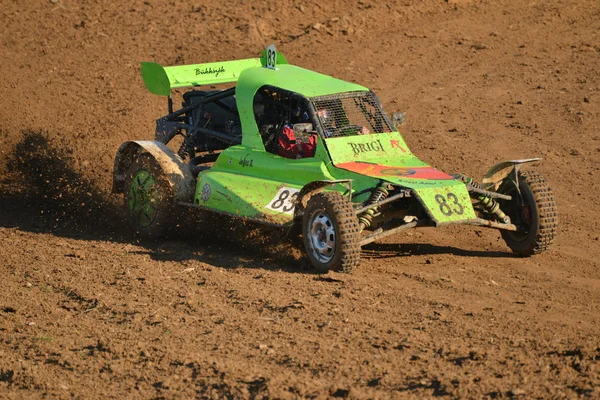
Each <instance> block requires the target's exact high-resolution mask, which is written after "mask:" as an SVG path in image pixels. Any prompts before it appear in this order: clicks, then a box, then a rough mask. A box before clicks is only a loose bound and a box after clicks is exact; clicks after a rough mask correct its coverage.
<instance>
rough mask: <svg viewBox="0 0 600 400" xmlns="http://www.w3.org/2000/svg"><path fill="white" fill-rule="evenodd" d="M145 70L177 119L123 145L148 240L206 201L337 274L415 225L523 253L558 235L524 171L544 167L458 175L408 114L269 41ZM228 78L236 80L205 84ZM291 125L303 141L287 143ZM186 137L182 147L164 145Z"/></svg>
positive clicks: (134, 216) (138, 224)
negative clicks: (240, 52) (431, 157)
mask: <svg viewBox="0 0 600 400" xmlns="http://www.w3.org/2000/svg"><path fill="white" fill-rule="evenodd" d="M141 72H142V77H143V79H144V82H145V84H146V86H147V88H148V89H149V90H150V92H152V93H154V94H157V95H163V96H168V107H169V113H168V114H167V115H166V116H164V117H162V118H159V119H158V120H157V122H156V134H155V140H154V141H129V142H125V143H123V144H122V145H121V147H120V148H119V150H118V152H117V155H116V160H115V168H114V182H113V191H114V192H116V193H123V194H124V197H125V208H126V210H127V215H128V218H129V223H130V225H131V226H132V227H133V228H134V229H135V230H136V231H137V232H139V233H140V234H142V235H145V236H158V235H160V234H161V233H163V232H164V230H165V229H166V228H167V227H169V225H170V223H171V222H172V221H171V217H172V212H173V211H174V209H175V207H176V206H187V207H197V208H200V209H203V210H207V211H212V212H216V213H222V214H226V215H230V216H234V217H239V218H244V219H248V220H252V221H256V222H260V223H263V224H267V225H273V226H276V227H281V228H289V229H290V231H291V230H293V229H297V230H299V231H301V234H302V236H303V241H304V246H305V248H306V254H307V257H308V259H309V260H310V262H311V264H312V265H313V266H314V267H316V268H317V269H319V270H322V271H327V270H330V269H331V270H337V271H341V272H351V271H353V270H354V269H355V268H356V267H357V266H358V265H359V260H360V255H361V247H362V246H364V245H366V244H368V243H371V242H373V241H375V240H378V239H381V238H383V237H385V236H388V235H392V234H395V233H398V232H400V231H403V230H406V229H410V228H415V227H422V226H443V225H449V224H469V225H476V226H483V227H490V228H495V229H499V230H500V231H501V234H502V237H503V238H504V240H505V241H506V244H507V245H508V247H510V248H511V249H512V250H513V251H514V252H515V253H517V254H519V255H522V256H529V255H532V254H535V253H540V252H542V251H544V250H546V249H547V248H548V247H549V246H550V245H551V243H552V242H553V240H554V238H555V236H556V232H557V227H558V216H557V211H556V203H555V200H554V195H553V193H552V190H551V189H550V187H549V186H548V184H547V183H546V180H545V179H544V178H543V177H542V176H541V175H540V174H539V173H536V172H533V171H524V170H521V166H522V165H523V164H524V163H530V162H534V161H538V160H539V159H537V158H534V159H526V160H512V161H505V162H501V163H498V164H496V165H494V166H493V167H492V168H491V169H490V170H489V172H488V173H487V174H486V175H485V176H484V177H483V179H482V181H481V182H480V183H477V182H476V181H475V180H473V179H471V178H469V177H467V176H464V175H460V174H455V175H448V174H446V173H444V172H442V171H439V170H437V169H435V168H433V167H431V166H429V165H428V164H426V163H425V162H423V161H421V160H419V159H418V158H417V157H415V156H414V155H413V154H412V153H411V151H410V150H409V148H408V146H407V145H406V143H405V141H404V139H403V138H402V136H401V134H400V133H399V132H398V130H397V128H396V126H398V125H399V122H400V120H401V118H400V117H399V115H398V114H394V116H393V117H392V118H390V117H389V116H388V115H386V113H385V112H384V111H383V109H382V107H381V105H380V102H379V100H378V99H377V97H376V96H375V94H374V93H373V92H371V91H370V90H369V89H367V88H365V87H363V86H360V85H357V84H354V83H349V82H344V81H342V80H339V79H335V78H332V77H329V76H326V75H323V74H320V73H317V72H313V71H309V70H306V69H303V68H300V67H298V66H294V65H290V64H288V63H287V61H286V59H285V57H284V56H283V55H282V54H280V53H277V52H276V51H275V48H274V47H273V46H271V47H269V49H267V50H265V51H263V54H262V57H260V58H256V59H245V60H237V61H226V62H215V63H208V64H198V65H186V66H175V67H162V66H160V65H159V64H156V63H142V66H141ZM225 83H230V84H235V86H231V87H230V88H227V89H224V90H197V88H198V87H204V88H207V87H208V88H209V89H210V86H211V85H218V84H225ZM185 87H190V88H194V89H193V90H189V91H187V92H185V93H184V94H183V105H182V108H180V109H178V110H174V109H173V100H172V97H171V94H172V90H173V89H176V88H185ZM213 87H216V86H213ZM179 90H180V89H179ZM286 129H287V131H286V132H288V133H290V132H293V134H294V135H293V136H292V137H290V136H289V135H288V137H287V138H286V141H282V140H281V139H282V132H283V131H284V130H286ZM176 137H179V139H178V140H179V142H180V146H179V149H178V151H177V152H175V151H173V150H171V149H170V148H169V147H167V144H169V142H171V141H172V140H173V139H174V138H176ZM173 142H175V141H173ZM282 142H285V143H286V144H287V150H286V151H287V152H282V150H281V148H280V146H281V145H282ZM290 153H291V156H290ZM282 154H283V155H285V156H282Z"/></svg>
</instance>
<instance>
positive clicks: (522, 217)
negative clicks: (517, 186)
mask: <svg viewBox="0 0 600 400" xmlns="http://www.w3.org/2000/svg"><path fill="white" fill-rule="evenodd" d="M509 195H510V196H511V197H512V198H513V200H511V202H510V204H509V206H508V207H509V209H508V210H506V211H507V212H506V213H507V214H508V216H509V217H510V220H511V222H512V223H513V224H515V225H517V226H518V227H519V228H520V229H519V230H518V231H516V232H511V231H507V234H510V236H512V238H513V239H514V240H518V241H523V240H525V239H527V236H528V235H529V232H530V230H531V218H532V212H533V211H532V210H531V205H530V204H529V202H528V201H527V199H526V198H525V196H522V195H521V194H520V193H519V192H517V191H516V190H515V191H512V192H511V193H510V194H509Z"/></svg>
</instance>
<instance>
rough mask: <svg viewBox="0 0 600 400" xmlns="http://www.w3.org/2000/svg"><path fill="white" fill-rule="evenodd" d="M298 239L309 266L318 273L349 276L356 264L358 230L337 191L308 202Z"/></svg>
mask: <svg viewBox="0 0 600 400" xmlns="http://www.w3.org/2000/svg"><path fill="white" fill-rule="evenodd" d="M302 236H303V239H304V247H305V248H306V254H307V257H308V259H309V260H310V263H311V264H312V265H313V266H314V267H315V268H316V269H317V270H319V271H321V272H327V271H329V270H334V271H339V272H344V273H350V272H352V271H354V270H355V269H356V267H358V264H359V262H360V228H359V226H358V219H357V218H356V215H355V213H354V209H353V208H352V205H351V204H350V202H349V201H348V200H347V199H346V198H345V197H344V196H342V195H341V194H340V193H338V192H325V193H319V194H316V195H314V196H312V197H311V198H310V200H308V204H307V206H306V208H305V209H304V215H303V218H302Z"/></svg>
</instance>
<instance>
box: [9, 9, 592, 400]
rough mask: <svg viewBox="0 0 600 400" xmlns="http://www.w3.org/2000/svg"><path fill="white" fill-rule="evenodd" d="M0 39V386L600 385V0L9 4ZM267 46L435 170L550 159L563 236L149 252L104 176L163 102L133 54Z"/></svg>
mask: <svg viewBox="0 0 600 400" xmlns="http://www.w3.org/2000/svg"><path fill="white" fill-rule="evenodd" d="M0 27H1V28H0V33H1V34H0V57H1V58H0V59H1V60H2V62H1V63H0V90H1V93H2V96H1V98H0V153H1V155H2V161H1V162H0V259H1V260H2V261H1V262H0V274H1V276H2V279H1V282H2V290H1V294H0V398H11V399H12V398H48V397H49V398H119V399H121V398H144V399H146V398H156V399H159V398H169V399H170V398H192V397H198V398H225V397H227V398H304V397H307V398H330V397H339V398H404V397H412V398H423V397H437V396H440V397H452V398H456V397H461V398H510V397H522V398H562V397H568V398H573V397H589V398H598V397H600V339H599V337H600V270H599V266H600V265H599V264H600V261H599V260H600V241H599V233H598V223H599V222H600V217H599V215H600V207H599V206H598V204H599V202H598V193H599V192H600V133H599V132H600V130H599V128H600V69H599V65H600V64H599V63H598V60H599V59H600V4H599V3H598V1H597V0H563V1H557V0H554V1H553V0H549V1H531V2H520V1H509V0H494V1H491V0H481V1H476V0H473V1H469V0H446V1H441V0H424V1H420V2H416V1H415V2H413V1H387V2H384V1H375V0H361V1H358V2H353V1H349V0H333V1H330V2H323V1H312V0H306V1H302V2H298V1H292V0H280V1H264V2H243V1H239V0H232V1H229V2H223V3H221V4H220V5H219V4H218V3H215V2H212V3H209V2H185V1H165V0H150V1H142V0H133V1H129V2H117V1H103V2H97V1H90V0H79V1H75V0H49V1H48V0H46V1H33V0H24V1H15V0H5V1H3V2H2V3H1V7H0ZM270 43H275V44H276V46H277V47H278V49H279V50H280V51H281V52H283V53H285V55H286V56H287V58H288V60H290V62H292V63H294V64H297V65H300V66H303V67H307V68H310V69H314V70H317V71H320V72H323V73H326V74H330V75H333V76H336V77H339V78H342V79H345V80H349V81H353V82H358V83H361V84H364V85H366V86H369V87H370V88H372V89H373V90H375V91H376V92H377V93H378V95H379V97H380V99H381V100H382V103H383V104H384V107H385V108H386V109H387V110H388V112H393V111H397V110H400V111H404V112H406V113H407V115H408V120H407V123H406V124H405V127H404V130H403V134H404V136H405V138H406V140H407V141H408V143H409V145H410V146H411V149H412V150H413V152H414V153H416V154H417V155H419V156H420V157H421V158H422V159H424V160H427V161H429V162H430V163H432V164H433V165H434V166H436V167H438V168H440V169H443V170H445V171H447V172H463V173H466V174H469V175H472V176H475V177H481V176H482V175H483V174H484V173H485V171H486V169H487V168H488V167H489V166H491V165H492V164H494V163H495V162H498V161H500V160H503V159H515V158H525V157H543V159H544V160H543V162H541V163H540V164H539V165H536V166H535V167H534V168H535V169H536V170H538V171H539V172H541V173H543V174H544V175H545V176H546V177H547V179H548V181H549V182H550V184H551V185H552V188H553V189H554V191H555V194H556V197H557V199H558V204H559V211H560V215H561V217H560V218H561V220H560V224H561V226H560V232H559V236H558V239H557V241H556V243H555V245H554V247H553V248H552V249H551V250H549V251H548V252H546V253H544V254H542V255H539V256H535V257H531V258H519V257H515V256H513V255H512V254H511V253H510V252H509V249H508V248H507V247H506V246H505V244H504V243H503V241H502V240H501V238H500V235H499V233H498V232H497V231H494V230H486V229H482V228H474V229H473V228H468V227H453V228H450V227H448V228H440V229H423V230H417V231H413V232H408V233H404V234H399V235H396V236H392V237H389V238H386V239H385V240H383V241H382V242H379V243H374V244H370V245H368V246H366V248H365V249H364V251H363V260H362V264H361V265H360V267H359V268H358V269H357V270H356V271H355V272H354V273H353V274H352V275H343V274H337V273H329V274H326V275H318V274H315V273H313V271H312V270H311V269H310V268H309V267H308V265H307V262H306V260H305V259H304V258H303V257H302V252H301V251H300V250H298V249H297V248H296V247H294V245H292V244H289V243H288V242H282V241H281V240H280V239H279V237H280V236H281V232H278V231H272V230H267V229H263V228H257V227H254V226H250V225H244V224H240V223H239V222H236V221H225V222H223V221H210V217H209V219H208V220H207V219H206V217H205V216H202V215H192V216H190V220H191V222H189V223H188V225H189V226H186V227H183V228H182V229H181V230H180V231H179V233H178V234H177V235H176V236H174V237H171V238H170V239H168V240H163V241H161V242H158V243H142V242H138V241H137V239H136V238H135V237H133V236H132V235H131V234H130V233H129V232H128V230H127V229H126V227H125V226H124V223H123V214H122V211H121V202H122V200H121V199H120V198H118V197H116V196H114V195H111V194H110V186H111V174H112V164H113V158H114V155H115V152H116V149H117V147H118V146H119V144H120V143H121V142H123V141H125V140H129V139H146V140H148V139H151V138H152V137H153V129H154V120H155V119H156V118H158V117H160V116H161V115H163V114H164V113H165V110H166V101H165V100H164V99H163V98H159V97H157V96H153V95H151V94H150V93H148V92H147V90H146V89H145V87H144V85H143V82H142V80H141V77H140V74H139V62H141V61H157V62H160V63H161V64H164V65H173V64H185V63H194V62H205V61H216V60H227V59H238V58H246V57H254V56H256V55H257V54H259V52H260V51H261V49H263V48H265V47H266V45H268V44H270Z"/></svg>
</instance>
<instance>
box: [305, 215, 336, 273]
mask: <svg viewBox="0 0 600 400" xmlns="http://www.w3.org/2000/svg"><path fill="white" fill-rule="evenodd" d="M308 234H309V241H308V242H309V244H310V249H311V252H312V255H313V256H314V258H315V259H316V260H317V261H319V262H320V263H322V264H326V263H328V262H329V261H331V259H333V257H334V255H335V241H336V232H335V226H334V224H333V221H332V219H331V217H330V216H329V214H327V212H325V211H324V210H317V211H315V212H314V213H313V215H312V216H311V219H310V225H309V232H308Z"/></svg>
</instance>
